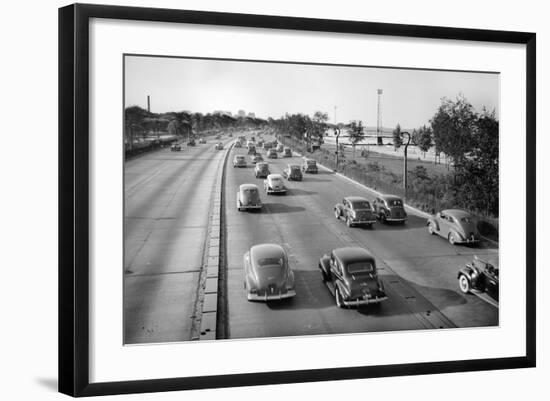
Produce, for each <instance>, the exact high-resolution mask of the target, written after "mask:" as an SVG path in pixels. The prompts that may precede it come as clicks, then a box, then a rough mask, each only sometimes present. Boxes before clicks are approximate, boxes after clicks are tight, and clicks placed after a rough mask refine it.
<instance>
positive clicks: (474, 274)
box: [457, 256, 499, 302]
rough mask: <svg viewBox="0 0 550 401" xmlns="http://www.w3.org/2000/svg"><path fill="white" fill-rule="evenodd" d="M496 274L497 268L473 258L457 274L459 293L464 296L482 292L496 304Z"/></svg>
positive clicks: (497, 292) (497, 286)
mask: <svg viewBox="0 0 550 401" xmlns="http://www.w3.org/2000/svg"><path fill="white" fill-rule="evenodd" d="M498 272H499V269H498V267H495V266H494V265H493V264H492V263H489V262H487V261H485V260H482V259H480V258H478V257H477V256H474V259H473V260H472V262H470V263H467V264H466V266H465V267H463V268H462V269H460V271H459V272H458V277H457V278H458V286H459V287H460V291H462V292H463V293H465V294H467V293H469V292H474V291H479V292H484V293H486V294H487V295H489V296H490V297H491V298H493V299H494V300H495V301H497V302H498V298H499V295H498V294H499V285H498Z"/></svg>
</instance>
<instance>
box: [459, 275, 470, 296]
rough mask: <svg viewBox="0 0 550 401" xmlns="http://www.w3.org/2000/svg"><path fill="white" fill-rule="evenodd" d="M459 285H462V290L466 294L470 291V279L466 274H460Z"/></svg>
mask: <svg viewBox="0 0 550 401" xmlns="http://www.w3.org/2000/svg"><path fill="white" fill-rule="evenodd" d="M458 286H459V287H460V291H462V292H463V293H464V294H467V293H469V292H470V280H468V278H467V277H466V276H465V275H464V274H461V275H460V278H459V279H458Z"/></svg>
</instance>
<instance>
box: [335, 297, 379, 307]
mask: <svg viewBox="0 0 550 401" xmlns="http://www.w3.org/2000/svg"><path fill="white" fill-rule="evenodd" d="M386 299H388V297H386V296H383V297H373V298H359V299H350V300H344V301H342V302H343V303H344V305H346V306H361V305H370V304H377V303H380V302H382V301H385V300H386Z"/></svg>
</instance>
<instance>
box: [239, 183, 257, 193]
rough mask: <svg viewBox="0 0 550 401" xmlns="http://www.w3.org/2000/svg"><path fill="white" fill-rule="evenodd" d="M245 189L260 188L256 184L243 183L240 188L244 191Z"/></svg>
mask: <svg viewBox="0 0 550 401" xmlns="http://www.w3.org/2000/svg"><path fill="white" fill-rule="evenodd" d="M244 189H258V186H257V185H256V184H241V185H240V186H239V190H240V191H242V190H244Z"/></svg>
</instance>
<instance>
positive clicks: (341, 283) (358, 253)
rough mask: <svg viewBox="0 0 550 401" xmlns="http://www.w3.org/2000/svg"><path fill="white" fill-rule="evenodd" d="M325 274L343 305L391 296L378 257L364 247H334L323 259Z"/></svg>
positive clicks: (332, 292) (380, 299) (324, 279)
mask: <svg viewBox="0 0 550 401" xmlns="http://www.w3.org/2000/svg"><path fill="white" fill-rule="evenodd" d="M319 269H320V270H321V277H322V279H323V282H324V283H325V284H326V286H327V288H328V289H329V291H330V293H331V294H332V295H333V296H334V298H335V300H336V305H337V306H338V307H339V308H344V307H348V306H362V305H368V304H376V303H379V302H382V301H385V300H386V299H388V297H387V296H386V292H385V291H384V284H383V283H382V281H381V280H379V278H378V273H377V270H376V262H375V260H374V257H373V256H372V255H371V254H370V253H369V252H368V251H367V250H366V249H363V248H360V247H345V248H337V249H333V250H332V252H330V254H326V255H323V257H322V258H321V259H320V260H319Z"/></svg>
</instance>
